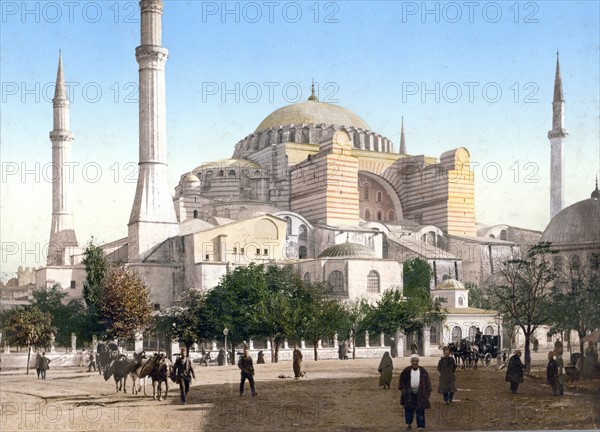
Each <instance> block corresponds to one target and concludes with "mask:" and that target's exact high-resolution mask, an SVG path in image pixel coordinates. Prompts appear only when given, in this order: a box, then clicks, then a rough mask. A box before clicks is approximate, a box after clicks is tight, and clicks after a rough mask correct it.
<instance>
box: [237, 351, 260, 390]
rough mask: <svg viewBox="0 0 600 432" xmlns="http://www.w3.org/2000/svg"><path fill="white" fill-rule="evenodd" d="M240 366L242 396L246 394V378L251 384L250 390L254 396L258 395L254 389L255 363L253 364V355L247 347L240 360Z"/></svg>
mask: <svg viewBox="0 0 600 432" xmlns="http://www.w3.org/2000/svg"><path fill="white" fill-rule="evenodd" d="M238 367H239V368H240V369H241V379H240V396H243V395H244V384H245V382H246V380H248V383H249V384H250V391H251V392H252V396H256V395H257V393H256V390H254V365H253V364H252V357H250V353H249V352H248V350H247V349H244V355H242V356H240V360H239V361H238Z"/></svg>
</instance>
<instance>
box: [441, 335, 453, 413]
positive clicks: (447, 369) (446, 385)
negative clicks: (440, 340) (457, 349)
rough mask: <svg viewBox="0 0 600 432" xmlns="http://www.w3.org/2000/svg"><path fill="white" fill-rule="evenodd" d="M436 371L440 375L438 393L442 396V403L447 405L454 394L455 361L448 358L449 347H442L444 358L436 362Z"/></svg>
mask: <svg viewBox="0 0 600 432" xmlns="http://www.w3.org/2000/svg"><path fill="white" fill-rule="evenodd" d="M437 369H438V372H439V373H440V384H439V386H438V393H441V394H443V395H444V402H446V405H448V404H449V403H451V402H452V398H453V397H454V393H455V392H456V375H455V372H456V361H454V358H452V357H450V348H449V347H444V357H442V358H441V359H440V361H439V362H438V366H437Z"/></svg>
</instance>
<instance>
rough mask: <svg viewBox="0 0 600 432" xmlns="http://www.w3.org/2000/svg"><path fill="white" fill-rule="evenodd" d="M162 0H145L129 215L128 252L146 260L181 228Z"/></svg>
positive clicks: (137, 53) (138, 53)
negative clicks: (173, 187)
mask: <svg viewBox="0 0 600 432" xmlns="http://www.w3.org/2000/svg"><path fill="white" fill-rule="evenodd" d="M162 14H163V2H162V0H142V1H140V15H141V44H140V46H139V47H137V48H136V50H135V56H136V59H137V62H138V64H139V89H140V90H139V92H140V96H139V128H140V133H139V173H138V181H137V188H136V191H135V198H134V201H133V206H132V208H131V216H130V217H129V225H128V228H129V236H128V255H129V256H128V258H129V260H130V261H141V260H143V259H144V258H145V257H146V256H147V255H148V254H149V253H150V252H151V251H152V250H153V248H154V247H156V246H157V245H159V244H160V243H162V242H163V241H165V240H166V239H168V238H170V237H174V236H176V235H178V234H179V226H178V224H177V217H176V215H175V207H174V205H173V198H172V197H171V193H170V190H169V183H168V178H167V139H166V105H165V93H166V91H165V63H166V62H167V57H168V55H169V51H168V50H167V49H166V48H163V47H162V46H161V45H162Z"/></svg>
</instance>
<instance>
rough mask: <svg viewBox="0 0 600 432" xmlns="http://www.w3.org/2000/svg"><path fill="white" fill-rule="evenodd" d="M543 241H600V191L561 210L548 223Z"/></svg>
mask: <svg viewBox="0 0 600 432" xmlns="http://www.w3.org/2000/svg"><path fill="white" fill-rule="evenodd" d="M542 241H544V242H552V243H557V244H558V243H589V242H600V191H598V185H596V189H595V190H594V192H592V196H591V198H589V199H586V200H583V201H579V202H576V203H575V204H573V205H570V206H569V207H567V208H565V209H563V210H561V211H560V212H559V213H558V214H557V215H556V216H554V218H552V220H551V221H550V223H549V224H548V226H547V227H546V229H545V230H544V233H543V234H542Z"/></svg>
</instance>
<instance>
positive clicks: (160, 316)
mask: <svg viewBox="0 0 600 432" xmlns="http://www.w3.org/2000/svg"><path fill="white" fill-rule="evenodd" d="M181 303H182V304H181V305H178V306H171V307H169V308H167V309H165V310H161V311H156V312H155V313H154V314H153V322H154V328H155V329H156V330H158V332H159V333H161V334H164V335H165V336H167V338H168V339H169V340H174V339H176V340H179V342H183V343H184V344H185V347H186V350H187V352H188V354H189V351H190V347H191V346H192V345H193V344H194V343H201V342H203V341H205V340H207V339H208V338H209V335H210V328H209V322H208V310H207V308H206V301H205V295H204V294H203V293H202V292H200V291H198V290H188V291H186V292H185V293H184V295H183V298H182V302H181Z"/></svg>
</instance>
